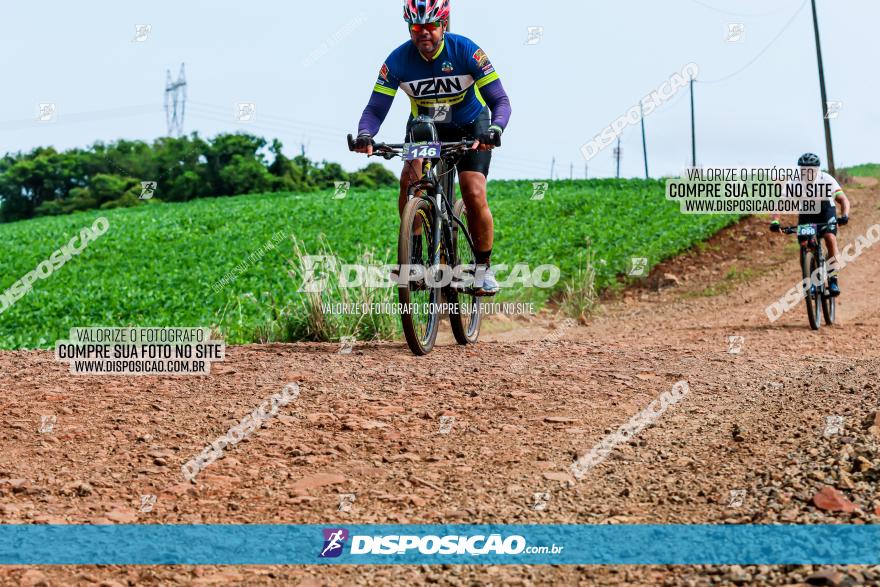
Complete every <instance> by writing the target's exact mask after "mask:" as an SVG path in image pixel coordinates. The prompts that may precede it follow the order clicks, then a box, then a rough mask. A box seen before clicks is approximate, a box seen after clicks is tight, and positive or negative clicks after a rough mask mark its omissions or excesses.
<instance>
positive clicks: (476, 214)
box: [454, 109, 495, 264]
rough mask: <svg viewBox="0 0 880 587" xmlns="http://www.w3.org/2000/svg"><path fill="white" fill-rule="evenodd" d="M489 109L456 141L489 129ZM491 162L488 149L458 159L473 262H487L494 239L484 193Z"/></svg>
mask: <svg viewBox="0 0 880 587" xmlns="http://www.w3.org/2000/svg"><path fill="white" fill-rule="evenodd" d="M489 124H490V116H489V110H488V109H484V110H483V112H481V113H480V115H479V116H478V117H477V119H476V120H475V121H474V123H473V125H471V127H470V128H468V129H465V131H464V132H463V133H462V135H461V137H459V138H458V139H454V140H459V139H460V138H463V137H464V136H470V137H477V136H479V135H480V134H481V133H483V132H485V131H487V130H488V129H489ZM491 162H492V151H469V152H468V153H467V155H465V156H464V157H462V158H461V159H460V160H459V162H458V177H459V185H460V188H461V199H462V200H464V205H465V206H466V207H467V217H468V227H469V228H470V231H471V236H472V237H473V239H474V248H475V249H476V251H475V252H476V253H477V259H476V261H477V264H488V263H489V261H490V256H491V254H492V245H493V242H494V240H495V224H494V220H493V219H492V212H491V210H490V209H489V200H488V198H487V194H486V182H487V178H488V176H489V165H490V164H491Z"/></svg>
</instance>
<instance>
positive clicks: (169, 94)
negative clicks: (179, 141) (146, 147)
mask: <svg viewBox="0 0 880 587" xmlns="http://www.w3.org/2000/svg"><path fill="white" fill-rule="evenodd" d="M185 110H186V74H185V73H184V71H183V63H181V64H180V74H178V76H177V81H173V80H172V79H171V70H170V69H168V70H166V72H165V124H166V125H167V127H168V136H169V137H174V136H177V137H179V136H181V135H182V134H183V114H184V111H185Z"/></svg>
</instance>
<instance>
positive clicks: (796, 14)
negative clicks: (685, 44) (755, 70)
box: [695, 0, 810, 84]
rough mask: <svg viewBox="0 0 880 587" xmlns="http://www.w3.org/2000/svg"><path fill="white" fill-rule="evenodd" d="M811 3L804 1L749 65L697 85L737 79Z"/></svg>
mask: <svg viewBox="0 0 880 587" xmlns="http://www.w3.org/2000/svg"><path fill="white" fill-rule="evenodd" d="M809 1H810V0H804V2H803V3H802V4H801V5H800V7H799V8H798V9H797V10H796V11H795V12H794V14H792V15H791V18H789V19H788V22H786V23H785V25H784V26H783V27H782V29H781V30H780V31H779V33H777V35H776V36H775V37H773V40H772V41H770V43H768V44H767V46H766V47H764V48H763V49H761V51H760V52H759V53H758V54H757V55H755V56H754V57H753V58H752V59H751V60H750V61H749V62H748V63H746V64H745V65H743V66H742V67H741V68H739V69H737V70H736V71H734V72H733V73H731V74H729V75H726V76H724V77H722V78H718V79H714V80H708V81H701V80H695V81H696V82H697V83H701V84H718V83H721V82H724V81H727V80H729V79H730V78H732V77H735V76H737V75H739V74H740V73H742V72H744V71H745V70H746V69H748V68H749V67H751V65H752V64H754V63H755V62H756V61H757V60H758V59H760V58H761V57H762V56H763V55H764V53H766V52H767V51H768V50H769V49H770V47H772V46H773V45H775V44H776V41H778V40H779V38H780V37H782V35H783V34H784V33H785V31H787V30H788V29H789V27H790V26H791V25H792V23H794V21H795V19H796V18H797V17H798V15H799V14H800V13H801V11H802V10H803V9H804V7H805V6H806V5H807V3H808V2H809Z"/></svg>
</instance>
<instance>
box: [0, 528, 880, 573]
mask: <svg viewBox="0 0 880 587" xmlns="http://www.w3.org/2000/svg"><path fill="white" fill-rule="evenodd" d="M0 564H4V565H22V564H26V565H33V564H40V565H74V564H75V565H95V564H102V565H107V564H114V565H183V564H186V565H304V564H348V565H361V564H363V565H400V564H406V565H412V564H419V565H424V564H427V565H431V564H453V565H476V564H482V565H499V564H502V565H503V564H510V565H522V564H526V565H531V564H541V565H546V564H553V565H574V564H577V565H585V564H588V565H592V564H627V565H693V564H740V565H746V564H763V565H779V564H823V565H831V564H841V565H842V564H853V565H876V564H880V526H871V525H809V526H797V525H598V526H596V525H503V524H489V525H463V524H456V525H358V524H350V525H341V524H340V525H329V524H328V525H256V524H255V525H249V524H246V525H176V524H173V525H160V524H154V525H114V526H93V525H0Z"/></svg>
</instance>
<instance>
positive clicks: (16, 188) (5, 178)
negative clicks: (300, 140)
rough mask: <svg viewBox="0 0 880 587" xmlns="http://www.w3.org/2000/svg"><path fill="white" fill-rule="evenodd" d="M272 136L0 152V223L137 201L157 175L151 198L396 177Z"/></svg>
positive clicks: (312, 187) (362, 183)
mask: <svg viewBox="0 0 880 587" xmlns="http://www.w3.org/2000/svg"><path fill="white" fill-rule="evenodd" d="M282 147H283V145H282V143H281V141H279V140H278V139H274V140H272V143H271V144H269V143H268V142H267V141H266V139H264V138H262V137H258V136H254V135H250V134H246V133H236V134H220V135H217V136H216V137H214V138H213V139H203V138H201V137H199V136H198V133H192V134H191V135H189V136H185V137H179V138H172V137H163V138H160V139H156V140H155V141H153V143H152V144H150V143H147V142H144V141H128V140H119V141H116V142H113V143H109V144H104V143H103V142H97V143H95V144H93V145H91V146H89V147H87V148H85V149H70V150H67V151H62V152H59V151H57V150H56V149H54V148H53V147H37V148H35V149H33V150H32V151H30V152H28V153H22V152H18V153H14V154H13V153H7V154H6V155H5V156H3V158H2V159H0V222H11V221H15V220H23V219H26V218H33V217H35V216H47V215H56V214H67V213H70V212H74V211H76V210H88V209H92V208H104V209H106V208H118V207H129V206H137V205H140V204H142V203H143V202H144V200H141V199H140V196H141V193H142V186H141V182H144V181H151V182H153V181H154V182H156V188H155V192H154V195H153V198H154V199H158V200H162V201H166V202H184V201H187V200H192V199H194V198H208V197H217V196H234V195H239V194H254V193H266V192H278V191H296V192H309V191H316V190H324V189H330V188H333V187H334V186H335V182H337V181H348V182H351V187H363V188H376V187H380V186H392V185H395V184H396V183H397V179H396V177H395V176H394V174H392V173H391V172H390V171H388V170H387V169H386V168H385V167H383V166H382V165H380V164H379V163H370V164H369V165H367V166H366V167H364V168H363V169H360V170H358V171H356V172H353V173H348V172H346V171H345V170H344V169H343V168H342V166H341V165H339V164H338V163H328V162H327V161H321V162H320V163H318V162H316V161H312V160H311V159H309V158H308V157H306V156H305V155H304V154H301V155H297V156H296V157H293V158H288V157H287V156H285V155H284V153H283V152H282Z"/></svg>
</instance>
